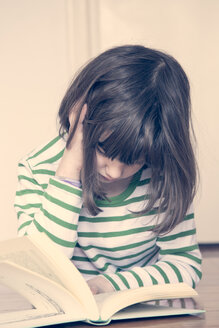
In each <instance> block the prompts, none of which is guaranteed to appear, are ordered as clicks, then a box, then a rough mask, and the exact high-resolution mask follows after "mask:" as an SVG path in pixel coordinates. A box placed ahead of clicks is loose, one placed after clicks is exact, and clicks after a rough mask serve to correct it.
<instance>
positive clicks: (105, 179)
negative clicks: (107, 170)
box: [100, 174, 117, 183]
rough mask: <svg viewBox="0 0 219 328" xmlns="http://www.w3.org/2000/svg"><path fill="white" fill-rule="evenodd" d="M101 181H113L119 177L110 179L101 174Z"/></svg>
mask: <svg viewBox="0 0 219 328" xmlns="http://www.w3.org/2000/svg"><path fill="white" fill-rule="evenodd" d="M100 181H101V182H105V183H111V182H114V181H117V179H109V178H106V177H104V176H103V175H102V174H100Z"/></svg>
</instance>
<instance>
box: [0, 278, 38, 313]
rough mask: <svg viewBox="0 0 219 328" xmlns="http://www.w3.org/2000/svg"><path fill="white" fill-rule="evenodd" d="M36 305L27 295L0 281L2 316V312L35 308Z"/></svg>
mask: <svg viewBox="0 0 219 328" xmlns="http://www.w3.org/2000/svg"><path fill="white" fill-rule="evenodd" d="M33 308H34V306H33V305H32V304H31V303H30V302H29V301H28V300H27V298H26V297H24V296H23V295H21V294H20V293H18V292H17V291H15V290H14V289H12V288H11V287H8V286H5V285H3V284H1V283H0V316H1V314H2V313H6V312H14V311H24V310H30V309H33Z"/></svg>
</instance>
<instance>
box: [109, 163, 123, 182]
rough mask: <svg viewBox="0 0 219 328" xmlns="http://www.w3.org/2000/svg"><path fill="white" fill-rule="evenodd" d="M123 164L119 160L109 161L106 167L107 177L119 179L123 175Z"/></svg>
mask: <svg viewBox="0 0 219 328" xmlns="http://www.w3.org/2000/svg"><path fill="white" fill-rule="evenodd" d="M123 166H124V164H123V163H120V162H119V161H118V160H115V159H114V160H109V162H108V163H107V165H106V169H105V170H106V176H107V178H109V179H118V178H120V177H121V176H122V174H123Z"/></svg>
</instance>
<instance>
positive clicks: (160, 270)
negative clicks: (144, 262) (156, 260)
mask: <svg viewBox="0 0 219 328" xmlns="http://www.w3.org/2000/svg"><path fill="white" fill-rule="evenodd" d="M152 267H153V268H155V269H156V270H157V271H158V272H159V273H160V275H161V276H162V277H163V278H164V281H165V283H166V284H168V283H170V281H169V279H168V277H167V275H166V273H165V272H164V271H163V269H161V268H160V267H159V266H158V265H156V264H153V265H152Z"/></svg>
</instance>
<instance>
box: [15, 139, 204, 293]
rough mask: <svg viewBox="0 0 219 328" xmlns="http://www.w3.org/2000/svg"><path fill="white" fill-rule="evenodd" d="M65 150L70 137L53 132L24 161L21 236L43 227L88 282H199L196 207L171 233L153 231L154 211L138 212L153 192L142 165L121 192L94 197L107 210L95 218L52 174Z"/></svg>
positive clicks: (78, 194)
mask: <svg viewBox="0 0 219 328" xmlns="http://www.w3.org/2000/svg"><path fill="white" fill-rule="evenodd" d="M64 149H65V141H64V140H63V139H62V138H60V137H56V138H55V139H53V140H52V141H50V142H49V143H47V144H45V145H43V146H41V147H39V148H37V149H35V150H34V151H33V152H31V153H30V154H29V155H28V156H26V157H25V158H24V159H22V160H21V161H20V163H19V165H18V189H17V192H16V198H15V205H14V206H15V209H16V212H17V217H18V234H19V235H20V236H21V235H25V234H32V233H35V232H36V231H44V232H45V233H46V234H47V235H48V236H49V237H50V238H51V240H52V241H53V242H54V243H55V244H56V245H57V246H58V247H60V248H61V249H62V251H63V252H64V253H65V254H66V255H67V256H68V258H70V259H71V260H72V261H73V263H74V264H75V265H76V267H77V268H78V269H79V271H80V272H81V273H82V275H83V276H84V278H85V279H86V280H88V279H90V278H92V277H95V276H96V275H99V274H101V275H103V276H104V277H105V278H106V279H108V280H109V281H110V283H111V284H112V285H113V286H114V288H115V289H116V290H123V289H127V288H137V287H139V286H146V285H152V284H164V283H176V282H186V283H188V284H189V285H191V286H192V287H195V286H196V284H197V282H198V281H199V280H200V278H201V255H200V251H199V247H198V244H197V239H196V228H195V222H194V214H193V212H192V210H191V209H190V210H189V211H188V213H187V215H186V217H185V218H184V220H183V221H182V222H181V223H179V224H178V225H177V226H176V227H175V228H174V229H173V230H172V231H171V232H169V233H167V234H165V235H157V234H155V233H154V232H153V231H151V228H153V227H154V226H155V224H156V222H157V221H156V220H157V217H156V210H152V211H150V212H149V213H147V214H144V215H141V216H139V215H136V214H134V213H133V211H139V210H141V209H142V208H143V206H145V201H147V198H148V197H149V195H147V190H148V185H149V183H150V169H141V170H140V171H139V172H137V173H136V174H135V175H134V176H133V179H132V181H131V182H130V184H129V186H128V188H127V189H126V190H125V191H124V192H122V193H121V194H120V195H118V196H114V197H111V198H110V199H109V200H97V205H98V207H99V208H101V210H102V212H100V213H99V214H98V215H97V216H92V215H91V214H90V213H89V212H88V210H87V209H86V208H85V207H83V195H82V189H80V188H77V187H75V186H73V185H70V184H68V183H67V182H65V181H61V180H60V179H59V178H58V177H56V176H55V172H56V170H57V168H58V165H59V161H60V159H61V157H62V155H63V152H64ZM145 194H146V197H145ZM145 199H146V200H145ZM159 219H162V214H161V216H160V218H159Z"/></svg>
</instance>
